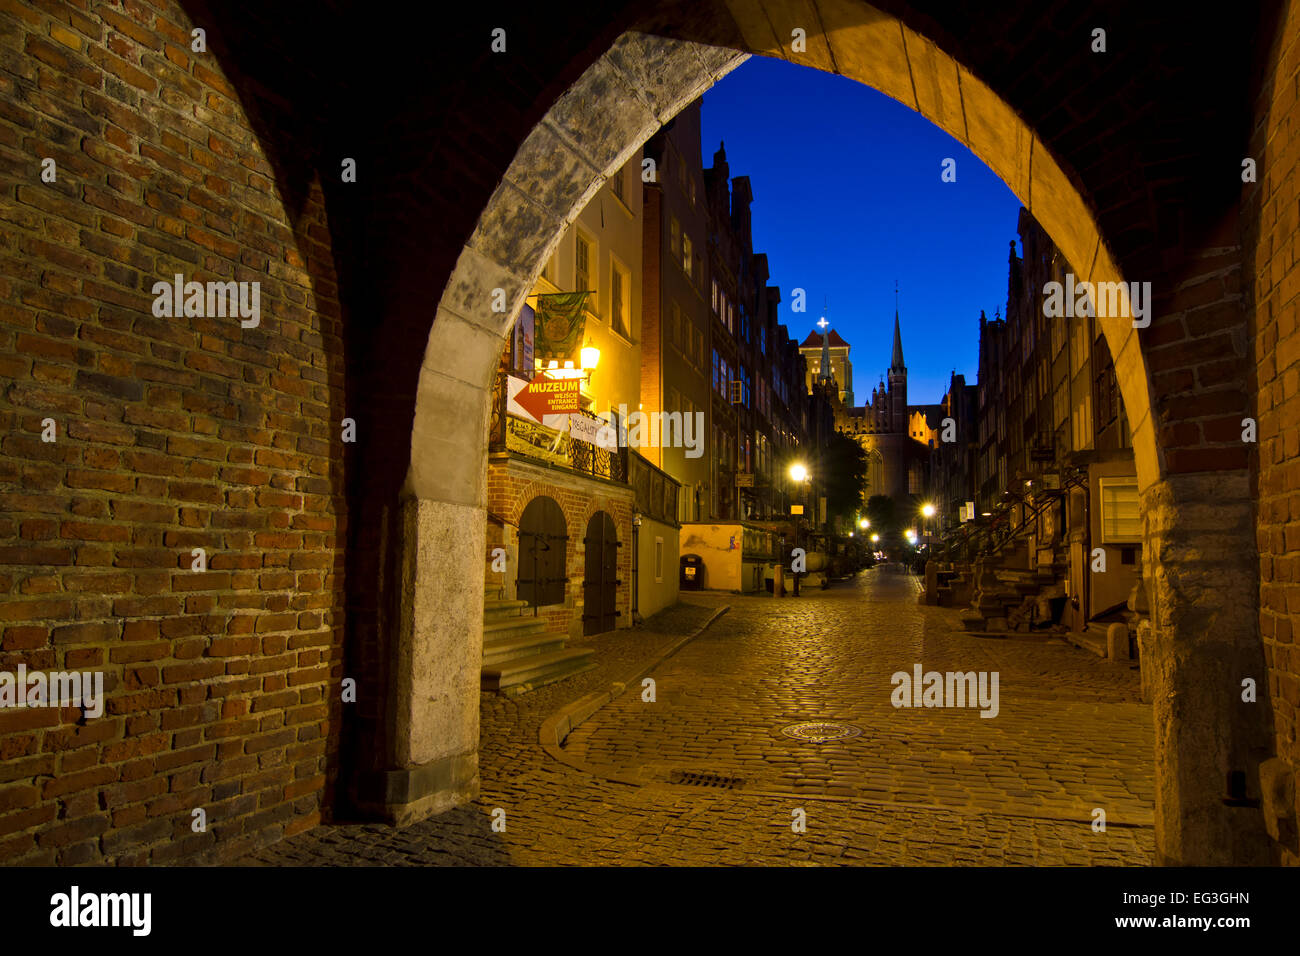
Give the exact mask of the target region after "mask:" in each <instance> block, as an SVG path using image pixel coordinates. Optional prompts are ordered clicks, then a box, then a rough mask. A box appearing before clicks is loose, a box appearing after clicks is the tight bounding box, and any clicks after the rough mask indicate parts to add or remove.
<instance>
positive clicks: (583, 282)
mask: <svg viewBox="0 0 1300 956" xmlns="http://www.w3.org/2000/svg"><path fill="white" fill-rule="evenodd" d="M574 253H575V255H574V260H575V262H576V263H577V264H576V265H575V266H574V270H573V291H575V292H594V291H595V289H594V288H593V287H592V284H591V260H592V254H591V240H590V239H588V238H587V237H586V236H584V235H583V234H582V233H577V236H576V243H575V247H574Z"/></svg>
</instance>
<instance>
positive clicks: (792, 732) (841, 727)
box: [781, 720, 862, 744]
mask: <svg viewBox="0 0 1300 956" xmlns="http://www.w3.org/2000/svg"><path fill="white" fill-rule="evenodd" d="M781 733H783V734H785V735H786V736H787V737H793V738H794V739H795V740H806V741H808V742H809V743H814V744H824V743H826V742H827V741H829V740H844V739H846V738H848V737H856V736H858V735H859V734H861V733H862V728H861V727H854V726H853V725H852V724H837V723H832V722H828V721H824V720H817V721H812V722H810V723H805V724H791V725H790V726H789V727H782V728H781Z"/></svg>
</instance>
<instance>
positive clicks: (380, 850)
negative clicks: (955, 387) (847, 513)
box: [241, 568, 1153, 865]
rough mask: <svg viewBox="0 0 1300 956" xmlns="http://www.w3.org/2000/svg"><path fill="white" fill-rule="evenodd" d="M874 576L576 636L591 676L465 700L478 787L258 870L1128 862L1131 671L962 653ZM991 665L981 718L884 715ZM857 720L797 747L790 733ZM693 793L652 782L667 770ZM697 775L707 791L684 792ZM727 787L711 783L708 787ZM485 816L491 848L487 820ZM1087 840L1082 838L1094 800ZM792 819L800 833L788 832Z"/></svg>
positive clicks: (320, 830) (1139, 835)
mask: <svg viewBox="0 0 1300 956" xmlns="http://www.w3.org/2000/svg"><path fill="white" fill-rule="evenodd" d="M916 591H917V585H916V582H915V580H914V579H913V578H911V577H910V576H908V575H905V574H901V573H896V572H893V571H891V570H889V569H886V568H877V569H874V570H871V571H867V572H863V573H862V574H861V575H860V576H859V577H858V579H857V580H856V581H854V582H851V583H847V584H841V585H838V586H836V587H834V588H831V589H829V590H827V591H824V592H808V593H806V595H805V596H804V597H802V598H800V599H799V600H798V601H794V600H784V601H779V602H778V601H773V600H772V599H771V598H770V597H768V598H762V597H741V596H737V595H720V594H709V595H700V596H694V595H692V596H690V597H688V598H687V600H688V601H689V602H691V604H692V605H693V606H684V607H679V608H677V609H675V610H673V611H671V612H668V613H666V614H664V615H661V616H660V617H659V618H657V619H655V620H652V621H651V622H649V623H648V625H646V626H644V627H642V628H638V629H636V630H633V631H622V632H617V633H616V634H614V635H606V636H603V637H598V638H595V639H593V640H592V641H591V644H590V646H592V647H594V648H595V649H596V657H595V659H596V660H597V661H598V667H597V668H596V669H595V670H593V671H590V672H588V673H586V674H583V675H580V676H578V677H576V678H572V679H570V680H566V681H561V682H560V683H558V684H555V685H551V686H549V687H544V688H542V689H540V690H538V691H535V692H533V693H531V694H528V695H525V696H524V697H521V698H519V699H516V700H507V699H505V698H501V697H497V696H495V695H487V694H485V695H483V698H482V711H481V715H482V752H481V755H480V761H481V776H482V795H481V797H480V798H479V800H478V801H476V802H475V803H474V804H473V805H471V806H467V807H462V808H459V809H457V810H454V811H451V812H449V813H446V814H443V815H441V816H438V817H436V818H434V819H431V820H426V821H424V822H421V823H419V824H416V825H413V826H410V827H407V828H404V829H400V830H395V829H390V828H386V827H382V826H377V825H373V824H364V825H342V826H322V827H317V828H316V829H314V830H311V831H309V832H307V833H304V834H302V835H300V836H297V837H294V838H292V839H290V840H287V841H283V842H281V843H279V844H276V845H274V846H272V847H270V848H268V849H266V850H264V851H261V852H260V853H257V854H254V855H252V856H250V857H248V858H246V859H244V860H242V861H241V862H242V863H245V864H260V865H322V864H324V865H331V864H332V865H367V864H370V865H373V864H390V865H391V864H397V865H400V864H416V865H422V864H523V865H555V864H593V863H594V864H623V863H633V864H686V865H713V864H759V865H763V864H775V865H792V864H826V863H850V864H870V865H891V864H910V865H952V864H994V865H997V864H1032V865H1145V864H1149V863H1150V862H1152V859H1151V856H1152V830H1151V804H1152V796H1153V795H1152V773H1151V752H1152V739H1151V735H1152V730H1151V725H1150V710H1149V708H1148V707H1147V706H1145V705H1143V704H1141V703H1140V702H1139V701H1138V686H1137V672H1136V670H1130V669H1128V668H1117V667H1115V666H1114V665H1110V664H1108V663H1106V662H1105V661H1102V660H1100V659H1098V658H1096V657H1094V656H1092V655H1091V654H1089V653H1087V652H1085V651H1082V650H1079V649H1077V648H1075V647H1073V646H1070V645H1067V644H1065V643H1064V642H1061V641H1059V640H1056V639H1049V638H1042V637H1037V636H1035V637H1033V638H1029V637H1022V638H1020V639H1016V638H1007V639H1001V640H999V639H988V638H978V637H974V636H972V635H968V634H965V633H963V632H960V631H959V630H956V614H955V612H953V611H951V610H948V609H940V608H928V607H924V606H918V605H917V604H916V603H915V601H916ZM724 604H725V605H728V606H729V607H730V610H729V611H728V612H727V613H726V614H724V615H723V616H722V617H721V618H719V619H718V620H717V621H715V622H714V624H713V625H711V626H710V627H709V628H708V629H707V630H706V631H704V633H702V634H701V635H699V636H698V637H697V638H695V640H693V641H691V642H690V643H688V644H687V645H686V646H685V647H684V648H682V649H681V650H680V651H679V652H678V653H677V654H675V655H674V656H672V657H671V658H669V659H667V660H665V661H662V662H660V663H659V664H658V665H657V666H655V668H654V669H653V670H652V671H651V676H653V678H654V679H655V681H656V691H657V699H656V701H655V702H654V703H647V702H643V701H642V699H641V694H640V688H639V687H629V688H628V691H627V693H625V694H623V695H622V696H621V697H619V698H617V699H615V700H614V701H613V702H611V703H610V704H608V705H606V706H605V707H604V708H603V709H601V710H599V711H597V712H596V713H595V714H594V715H592V717H591V718H590V719H589V720H588V721H587V722H585V723H584V724H582V725H581V726H580V727H578V728H577V729H576V730H574V731H573V733H571V734H570V736H569V738H568V740H567V741H566V743H565V746H564V748H563V753H564V757H565V762H564V763H561V762H559V761H557V760H555V759H554V758H552V757H551V756H549V755H548V754H547V753H546V752H545V751H544V750H543V749H542V748H541V746H540V745H539V744H538V728H539V727H540V725H541V723H542V721H544V720H545V719H546V717H547V716H549V715H550V714H551V713H553V712H554V711H555V710H556V709H557V708H558V707H560V706H562V705H563V704H565V703H567V702H568V701H570V700H573V699H574V698H576V697H578V696H581V695H582V694H583V693H587V692H590V691H592V690H603V689H605V688H607V687H608V686H609V684H610V683H611V682H612V681H614V680H616V679H618V678H619V677H621V676H624V675H625V674H626V673H627V672H628V670H629V669H630V668H634V667H635V665H636V663H638V662H644V661H646V660H649V659H653V657H654V656H655V655H656V653H657V652H659V651H660V650H661V649H662V648H665V647H667V646H668V645H669V644H670V643H671V642H672V641H674V640H675V639H677V638H678V637H679V636H681V635H682V634H686V633H689V632H690V631H691V630H693V629H694V628H695V627H697V626H699V624H701V623H702V622H703V621H704V620H706V619H707V617H708V614H709V613H710V612H711V610H712V609H713V608H716V607H718V606H721V605H724ZM916 663H919V664H921V665H922V668H923V670H924V671H931V670H936V671H941V672H942V671H997V672H998V674H999V710H998V714H997V716H996V717H994V718H991V719H990V718H982V717H980V712H979V710H978V709H977V708H965V709H961V708H938V707H935V708H894V707H893V706H892V704H891V703H890V694H891V692H892V686H891V683H890V677H891V675H892V674H893V673H894V672H895V671H906V672H909V673H910V672H911V670H912V665H913V664H916ZM819 720H835V721H843V722H847V723H850V724H852V725H854V726H856V727H859V728H861V730H862V734H861V735H860V736H857V737H853V738H850V739H846V740H843V741H837V742H830V743H824V744H816V743H810V742H802V741H799V740H794V739H791V738H788V737H785V736H783V735H781V733H780V729H781V728H782V727H784V726H786V725H788V724H793V723H797V722H801V721H819ZM683 772H685V773H687V774H690V773H691V772H694V773H695V774H698V775H702V776H699V777H697V778H696V779H698V780H703V781H704V782H705V783H706V784H708V783H711V784H712V785H700V784H699V783H696V784H683V783H674V782H673V781H681V780H683V779H689V777H688V778H683V776H682V773H683ZM703 775H707V776H703ZM728 784H730V786H728ZM498 807H499V808H502V809H504V810H505V811H506V823H507V827H506V831H505V832H504V833H494V832H493V831H492V828H491V813H492V811H493V810H494V809H495V808H498ZM1098 807H1099V808H1101V809H1104V810H1105V811H1106V818H1107V824H1108V826H1107V829H1106V831H1105V832H1104V833H1098V832H1094V831H1093V829H1092V827H1091V821H1092V810H1093V808H1098ZM796 808H799V809H802V810H804V812H805V813H806V817H807V832H805V833H802V834H797V833H794V832H793V831H792V828H791V823H792V820H793V819H794V818H793V817H792V812H793V811H794V810H795V809H796Z"/></svg>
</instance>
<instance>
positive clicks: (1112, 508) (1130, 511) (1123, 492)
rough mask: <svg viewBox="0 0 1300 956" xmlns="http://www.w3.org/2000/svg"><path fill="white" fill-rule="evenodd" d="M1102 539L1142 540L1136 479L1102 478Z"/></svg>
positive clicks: (1109, 540) (1114, 540)
mask: <svg viewBox="0 0 1300 956" xmlns="http://www.w3.org/2000/svg"><path fill="white" fill-rule="evenodd" d="M1101 540H1102V542H1103V543H1111V542H1121V541H1122V542H1134V541H1141V540H1142V517H1141V512H1140V511H1139V508H1138V486H1137V481H1136V479H1133V478H1102V479H1101Z"/></svg>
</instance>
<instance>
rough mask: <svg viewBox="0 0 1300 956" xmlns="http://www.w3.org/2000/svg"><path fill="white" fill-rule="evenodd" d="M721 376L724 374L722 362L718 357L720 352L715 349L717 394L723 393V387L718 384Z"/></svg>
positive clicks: (714, 384) (714, 387)
mask: <svg viewBox="0 0 1300 956" xmlns="http://www.w3.org/2000/svg"><path fill="white" fill-rule="evenodd" d="M721 374H722V361H721V359H720V358H719V357H718V350H717V349H714V350H713V390H714V391H715V392H720V391H722V386H721V385H719V384H718V382H719V380H720V376H721Z"/></svg>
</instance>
